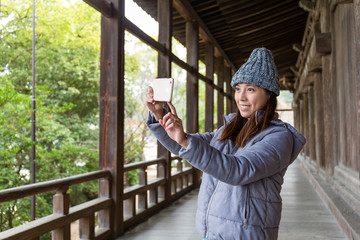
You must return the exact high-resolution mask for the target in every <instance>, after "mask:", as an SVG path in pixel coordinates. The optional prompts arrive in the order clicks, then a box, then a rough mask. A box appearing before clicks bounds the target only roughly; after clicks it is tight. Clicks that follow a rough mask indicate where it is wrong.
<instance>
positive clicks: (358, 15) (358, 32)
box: [354, 0, 360, 176]
mask: <svg viewBox="0 0 360 240" xmlns="http://www.w3.org/2000/svg"><path fill="white" fill-rule="evenodd" d="M354 18H355V20H354V23H355V56H356V59H355V62H356V63H359V62H360V0H354ZM355 81H356V83H357V84H356V99H355V102H356V103H357V106H356V109H357V119H354V121H355V120H356V123H359V122H360V65H359V64H356V65H355ZM356 134H357V140H356V143H354V144H355V145H356V146H357V149H356V155H357V156H360V126H359V125H357V133H356ZM357 171H358V172H359V176H360V160H359V158H358V159H357Z"/></svg>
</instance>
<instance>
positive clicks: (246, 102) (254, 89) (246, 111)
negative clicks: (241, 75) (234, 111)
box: [235, 83, 270, 118]
mask: <svg viewBox="0 0 360 240" xmlns="http://www.w3.org/2000/svg"><path fill="white" fill-rule="evenodd" d="M269 98H270V94H269V93H268V92H267V91H266V90H265V89H263V88H261V87H258V86H255V85H252V84H248V83H239V84H238V85H236V86H235V101H236V105H237V107H238V109H239V111H240V114H241V116H242V117H243V118H250V116H251V114H252V113H254V112H256V111H257V110H260V109H262V108H263V107H265V105H266V103H267V101H268V100H269Z"/></svg>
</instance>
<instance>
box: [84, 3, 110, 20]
mask: <svg viewBox="0 0 360 240" xmlns="http://www.w3.org/2000/svg"><path fill="white" fill-rule="evenodd" d="M83 1H84V2H86V3H87V4H89V5H90V6H91V7H93V8H95V9H96V10H98V11H99V12H100V13H101V14H102V15H104V16H105V17H109V18H110V17H112V15H113V3H112V2H111V1H109V0H83Z"/></svg>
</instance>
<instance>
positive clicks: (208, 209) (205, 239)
mask: <svg viewBox="0 0 360 240" xmlns="http://www.w3.org/2000/svg"><path fill="white" fill-rule="evenodd" d="M229 141H230V140H228V142H227V144H228V154H231V153H233V151H234V149H235V147H236V145H234V146H233V147H232V149H231V151H230V144H229ZM218 186H219V181H218V182H217V183H216V187H215V190H214V192H213V193H212V195H211V197H210V200H209V204H208V207H207V209H206V217H205V227H206V234H205V238H204V239H203V240H208V235H209V231H208V229H209V223H208V218H209V211H210V205H211V202H212V200H213V198H214V195H215V193H216V191H217V189H218Z"/></svg>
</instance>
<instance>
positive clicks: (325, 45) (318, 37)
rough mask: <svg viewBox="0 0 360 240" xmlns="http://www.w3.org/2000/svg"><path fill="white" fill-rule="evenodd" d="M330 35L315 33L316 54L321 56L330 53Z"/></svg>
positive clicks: (328, 33)
mask: <svg viewBox="0 0 360 240" xmlns="http://www.w3.org/2000/svg"><path fill="white" fill-rule="evenodd" d="M331 41H332V39H331V33H330V32H327V33H315V44H316V47H315V48H316V52H318V53H322V54H329V53H331Z"/></svg>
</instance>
